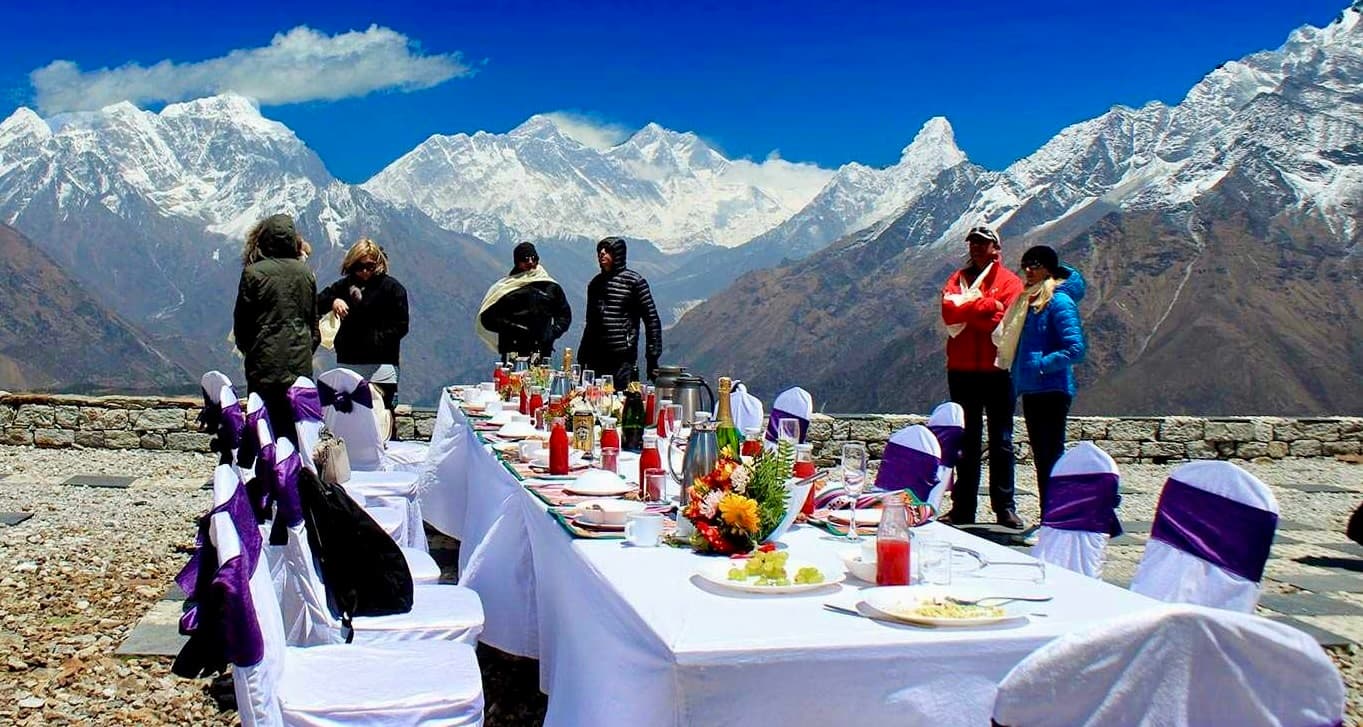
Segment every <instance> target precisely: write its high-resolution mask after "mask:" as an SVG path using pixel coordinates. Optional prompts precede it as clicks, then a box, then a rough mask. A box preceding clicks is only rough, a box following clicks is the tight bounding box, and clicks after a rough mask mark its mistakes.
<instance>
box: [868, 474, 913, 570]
mask: <svg viewBox="0 0 1363 727" xmlns="http://www.w3.org/2000/svg"><path fill="white" fill-rule="evenodd" d="M883 500H884V506H883V508H882V510H881V513H880V525H878V526H877V527H876V585H877V586H907V585H909V580H910V578H909V575H910V572H911V571H910V566H911V562H912V561H911V557H912V555H911V551H910V544H909V543H910V535H909V513H908V510H906V509H905V507H904V493H903V492H896V493H894V494H892V495H888V496H886V497H885V498H883Z"/></svg>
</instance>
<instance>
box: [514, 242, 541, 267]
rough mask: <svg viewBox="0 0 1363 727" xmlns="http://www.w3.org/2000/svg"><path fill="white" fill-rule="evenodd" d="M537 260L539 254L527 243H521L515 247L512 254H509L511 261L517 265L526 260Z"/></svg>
mask: <svg viewBox="0 0 1363 727" xmlns="http://www.w3.org/2000/svg"><path fill="white" fill-rule="evenodd" d="M539 259H540V254H539V252H538V251H537V250H535V246H534V245H532V244H530V243H528V242H522V243H521V244H519V245H517V246H516V250H515V251H514V252H513V253H511V260H512V261H513V262H515V263H516V264H517V265H519V264H520V263H523V262H525V261H526V260H539Z"/></svg>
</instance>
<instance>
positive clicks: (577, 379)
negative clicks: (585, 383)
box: [569, 364, 582, 389]
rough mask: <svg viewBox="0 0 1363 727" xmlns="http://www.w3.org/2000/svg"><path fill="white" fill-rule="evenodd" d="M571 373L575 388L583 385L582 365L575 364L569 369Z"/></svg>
mask: <svg viewBox="0 0 1363 727" xmlns="http://www.w3.org/2000/svg"><path fill="white" fill-rule="evenodd" d="M569 371H570V372H571V373H572V377H573V388H574V389H576V388H577V387H579V386H581V385H582V364H573V367H572V368H571V369H569Z"/></svg>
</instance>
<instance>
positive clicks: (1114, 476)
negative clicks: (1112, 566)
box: [1032, 442, 1121, 578]
mask: <svg viewBox="0 0 1363 727" xmlns="http://www.w3.org/2000/svg"><path fill="white" fill-rule="evenodd" d="M1120 477H1121V473H1120V471H1119V470H1118V469H1117V463H1116V462H1115V461H1113V459H1112V457H1110V456H1108V453H1107V452H1104V451H1103V450H1101V449H1099V448H1098V446H1097V445H1095V444H1093V443H1092V442H1080V443H1079V444H1076V445H1075V446H1073V447H1071V448H1070V449H1069V451H1067V452H1065V453H1064V454H1063V455H1061V456H1060V459H1059V460H1057V461H1056V463H1055V467H1054V468H1053V469H1052V470H1051V483H1050V488H1049V491H1048V493H1047V498H1048V499H1049V500H1051V502H1046V503H1042V506H1043V508H1044V510H1045V511H1044V512H1043V513H1042V516H1041V527H1040V528H1038V529H1037V533H1036V538H1037V541H1036V545H1035V546H1033V547H1032V555H1033V556H1034V557H1036V558H1037V559H1038V560H1044V561H1046V562H1047V563H1050V564H1052V565H1058V566H1060V567H1061V568H1068V569H1070V570H1072V571H1075V572H1076V573H1083V574H1084V575H1086V576H1090V577H1092V578H1101V577H1102V575H1103V561H1104V559H1105V558H1106V557H1107V541H1108V539H1109V538H1110V537H1111V536H1112V528H1113V527H1115V529H1116V531H1117V534H1118V535H1120V534H1121V524H1120V522H1118V520H1117V516H1116V506H1117V503H1118V502H1120V496H1119V495H1118V494H1117V488H1118V486H1119V483H1120ZM1109 490H1110V492H1109ZM1109 496H1110V497H1109ZM1057 498H1059V499H1057ZM1048 521H1049V522H1050V523H1051V524H1047V523H1048Z"/></svg>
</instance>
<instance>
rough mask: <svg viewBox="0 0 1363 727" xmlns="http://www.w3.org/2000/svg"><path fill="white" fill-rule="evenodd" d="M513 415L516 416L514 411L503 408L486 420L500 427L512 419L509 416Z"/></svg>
mask: <svg viewBox="0 0 1363 727" xmlns="http://www.w3.org/2000/svg"><path fill="white" fill-rule="evenodd" d="M514 416H516V412H514V411H511V410H509V409H503V410H502V411H499V412H497V413H496V414H493V415H492V418H491V419H489V420H487V423H488V424H496V425H497V426H499V427H500V426H502V425H505V424H510V423H511V421H512V420H511V418H512V417H514Z"/></svg>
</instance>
